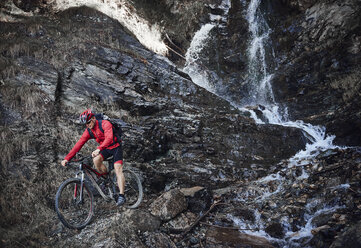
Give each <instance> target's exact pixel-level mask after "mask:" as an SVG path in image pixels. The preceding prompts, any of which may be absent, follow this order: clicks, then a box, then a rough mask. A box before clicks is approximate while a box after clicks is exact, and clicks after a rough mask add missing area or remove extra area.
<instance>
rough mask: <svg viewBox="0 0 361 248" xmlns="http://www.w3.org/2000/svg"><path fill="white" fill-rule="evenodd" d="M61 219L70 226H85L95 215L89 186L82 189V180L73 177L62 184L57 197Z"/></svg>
mask: <svg viewBox="0 0 361 248" xmlns="http://www.w3.org/2000/svg"><path fill="white" fill-rule="evenodd" d="M56 210H57V213H58V216H59V218H60V220H61V221H62V222H63V223H64V224H65V225H66V226H68V227H70V228H78V229H79V228H83V227H84V226H85V225H86V224H87V223H89V222H90V220H91V218H92V215H93V199H92V195H91V193H90V191H89V190H88V189H87V187H85V185H84V187H83V190H81V186H80V180H78V179H72V180H68V181H67V182H65V183H64V184H63V185H62V186H60V188H59V191H58V193H57V197H56Z"/></svg>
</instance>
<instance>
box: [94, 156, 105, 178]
mask: <svg viewBox="0 0 361 248" xmlns="http://www.w3.org/2000/svg"><path fill="white" fill-rule="evenodd" d="M93 163H94V165H95V168H96V169H97V171H99V172H100V173H101V174H103V173H106V172H107V167H105V165H104V164H103V157H102V156H100V155H98V156H96V157H95V158H93Z"/></svg>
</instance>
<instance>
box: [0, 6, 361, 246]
mask: <svg viewBox="0 0 361 248" xmlns="http://www.w3.org/2000/svg"><path fill="white" fill-rule="evenodd" d="M135 2H136V3H135V4H136V6H138V7H141V8H144V9H143V10H141V8H140V9H139V11H140V12H141V11H144V13H146V12H147V11H146V10H147V9H149V8H152V11H151V12H149V13H148V14H149V15H150V17H151V16H156V15H157V14H156V13H157V12H156V11H157V10H155V8H153V7H154V6H147V4H146V3H144V1H135ZM281 2H282V4H281ZM231 3H232V7H231V9H230V10H229V18H228V19H227V21H226V22H225V21H222V20H221V24H224V25H225V26H222V25H220V26H219V28H218V29H215V30H214V31H213V32H215V33H216V34H217V35H218V37H219V40H218V41H217V42H215V43H214V44H213V45H214V46H215V47H217V49H218V50H217V51H219V54H214V56H211V57H212V58H214V59H215V60H216V59H217V60H216V61H209V62H207V66H208V67H209V68H211V69H213V70H214V71H216V72H217V73H218V74H219V75H222V74H223V79H224V82H228V83H227V84H228V88H227V90H229V92H231V93H232V92H233V97H234V99H235V98H237V97H239V94H241V95H242V94H243V93H242V92H244V91H241V92H240V91H239V90H240V89H241V90H242V89H244V90H246V89H247V87H246V86H244V85H242V84H241V87H240V86H239V82H240V81H241V82H242V81H243V80H245V77H246V76H247V75H244V74H245V73H244V72H245V70H246V67H245V64H246V60H245V57H246V56H245V53H246V52H245V49H246V48H245V47H246V45H247V44H246V43H247V42H246V40H247V38H246V37H247V35H248V33H247V32H248V31H247V27H246V26H245V25H246V24H245V23H246V22H245V15H244V14H245V13H244V10H245V8H246V2H245V1H231ZM14 4H16V6H17V7H18V8H20V9H22V10H23V11H26V12H28V13H32V11H34V10H35V9H37V11H38V12H37V11H35V15H34V16H29V17H21V20H20V21H19V20H18V22H14V23H12V22H5V21H3V22H0V44H1V45H0V69H1V71H0V73H1V78H0V114H1V121H0V123H1V131H0V132H1V135H0V139H1V144H2V147H1V150H2V155H3V156H2V159H1V160H0V162H1V164H0V165H1V166H0V168H1V171H0V173H1V174H0V176H1V183H0V186H1V187H0V194H1V198H0V206H1V208H0V212H1V216H2V218H1V220H0V231H1V233H2V237H1V239H0V246H2V247H24V246H27V247H39V246H43V247H69V246H76V247H204V246H206V247H232V246H233V247H242V246H240V245H244V246H246V247H272V246H273V247H283V246H285V245H288V246H292V247H297V246H298V247H304V246H307V245H310V246H312V247H341V246H343V247H345V246H347V247H358V245H359V237H358V236H359V233H358V232H357V230H359V225H360V224H359V221H360V219H361V201H360V199H361V197H360V195H361V184H360V182H361V154H360V150H358V149H357V148H349V149H344V150H341V149H334V150H328V151H324V152H323V153H321V154H319V155H318V156H316V157H315V158H313V159H311V160H306V159H305V161H303V162H302V163H300V164H294V165H292V164H290V163H289V161H287V160H286V159H288V158H290V157H291V156H293V155H294V154H295V153H296V152H297V151H299V150H301V149H304V147H305V144H306V143H307V139H306V138H305V137H304V134H303V133H302V131H300V130H298V129H295V128H287V127H281V126H276V125H256V124H255V123H254V121H253V120H251V119H250V118H249V117H248V116H245V115H244V113H241V112H239V111H238V110H236V109H235V108H233V107H232V106H230V104H229V103H228V102H227V101H225V100H222V99H221V98H219V97H217V96H215V95H213V94H211V93H209V92H207V91H206V90H204V89H203V88H200V87H198V86H196V85H195V84H194V83H193V82H191V80H190V78H189V76H188V75H186V74H185V73H183V72H181V71H180V70H179V69H177V68H176V67H174V66H173V65H170V64H169V63H168V62H167V61H166V60H165V59H164V58H162V57H161V56H158V55H156V54H154V53H153V52H151V51H149V50H147V49H145V48H144V47H143V46H142V45H140V43H139V42H138V41H137V40H136V39H135V38H134V37H133V36H132V35H131V34H130V33H129V32H128V31H127V30H125V29H124V28H123V27H122V26H121V25H120V24H119V23H117V22H116V21H114V20H112V19H111V18H109V17H107V16H105V15H104V14H102V13H100V12H97V11H94V10H92V9H89V8H85V7H82V8H73V9H69V10H67V11H64V12H61V13H57V14H52V15H50V14H49V16H46V15H42V14H43V13H44V12H46V10H47V8H49V6H48V5H46V3H44V1H42V2H40V1H34V2H33V3H32V4H30V3H28V1H14ZM207 4H211V5H204V4H202V6H201V5H200V4H199V3H198V2H197V3H195V2H192V1H191V2H187V1H186V2H182V3H180V2H179V1H160V2H158V3H157V5H159V6H162V8H163V9H166V10H167V11H166V12H164V13H163V15H164V16H166V15H169V16H168V17H164V16H157V18H159V19H165V20H166V21H168V22H169V23H167V25H166V27H167V29H169V31H168V33H169V35H170V37H171V39H173V40H174V41H176V43H177V45H179V47H181V48H182V49H185V48H186V47H187V45H188V44H189V42H190V39H191V37H192V35H191V34H192V33H194V32H195V31H196V30H197V29H198V28H199V26H200V23H205V22H207V21H208V20H207V18H208V16H207V14H208V12H212V13H215V14H219V13H221V14H222V13H223V12H222V11H223V10H222V9H220V8H218V7H216V6H217V4H220V1H209V3H208V2H207ZM212 4H214V5H212ZM0 7H1V8H3V7H4V4H3V3H1V4H0ZM263 8H264V9H265V11H266V10H269V9H268V8H270V9H272V10H273V12H272V13H273V16H272V15H270V16H269V19H270V25H271V26H272V27H273V28H274V30H275V31H274V34H273V36H274V37H273V39H274V44H275V52H276V53H277V54H280V55H278V56H277V57H278V58H282V59H279V61H277V65H273V66H274V67H275V68H276V67H277V72H276V74H275V78H274V83H275V86H274V89H275V92H276V93H277V98H278V99H279V101H281V102H282V103H286V102H287V106H289V108H290V110H291V111H290V113H291V114H292V115H293V116H294V117H295V118H301V119H304V120H309V121H311V122H313V123H317V124H324V125H326V126H327V129H328V130H329V132H331V133H335V134H337V139H338V142H339V143H340V144H348V145H353V144H356V145H359V140H360V139H359V138H360V137H359V133H360V132H359V126H360V125H359V118H358V117H359V110H360V108H359V101H358V96H359V93H360V92H359V85H360V84H359V81H358V78H359V73H358V69H357V68H358V67H357V64H358V63H359V56H360V52H359V45H358V36H359V32H360V28H359V25H357V22H358V21H359V16H360V15H358V13H359V11H360V9H359V5H357V1H351V0H350V1H346V2H342V3H341V2H340V1H327V2H326V3H323V2H319V1H280V3H278V5H277V4H275V3H274V4H273V5H272V4H269V5H266V4H265V6H263ZM289 8H290V9H292V11H288V10H289ZM168 9H169V10H168ZM183 10H187V11H183ZM196 10H197V11H196ZM36 13H40V14H41V15H38V14H36ZM189 13H193V14H194V16H192V17H189V20H188V21H189V22H187V23H186V25H184V26H181V25H176V27H177V28H175V29H171V27H172V25H173V24H174V23H172V22H171V20H173V19H174V17H179V18H178V19H177V20H183V19H186V18H188V17H187V14H189ZM195 13H197V14H195ZM330 13H333V15H331V14H330ZM281 14H282V15H281ZM144 16H146V14H144ZM13 18H15V17H13ZM167 18H168V19H167ZM182 18H183V19H182ZM198 18H204V19H202V20H201V22H199V20H198ZM15 19H16V18H15ZM2 20H3V19H2ZM223 22H224V23H223ZM277 27H278V28H277ZM186 33H188V34H189V35H188V36H187V35H184V34H186ZM330 48H332V49H330ZM214 51H216V50H215V49H214V50H212V49H210V50H209V53H210V54H212V53H213V52H214ZM172 56H174V55H170V58H172ZM172 59H174V60H175V61H176V62H179V61H177V59H175V58H174V57H173V58H172ZM305 61H307V62H308V63H305ZM317 63H318V64H317ZM218 65H219V66H218ZM295 71H297V73H295ZM316 72H317V73H316ZM309 77H312V78H309ZM244 94H245V93H244ZM288 104H289V105H288ZM88 107H92V108H94V109H95V110H96V111H98V112H105V113H106V114H108V115H109V116H111V117H113V118H120V119H121V120H122V123H123V124H124V127H123V130H124V137H123V145H124V157H125V166H127V165H131V166H132V167H133V168H135V170H136V171H137V172H138V174H139V175H140V176H141V178H142V182H143V187H144V190H145V199H144V201H143V203H142V204H141V206H140V207H139V209H137V210H125V209H121V208H120V209H119V208H116V207H115V206H114V205H113V204H111V203H103V202H102V201H101V199H99V198H97V201H96V218H95V220H94V221H93V222H92V223H91V224H90V225H89V226H87V227H86V228H84V229H83V230H81V231H73V230H69V229H67V228H65V227H64V226H63V225H62V224H61V223H60V221H59V220H58V218H57V217H56V213H55V211H54V196H55V193H56V190H57V187H58V186H59V185H60V183H61V182H62V181H63V180H64V179H65V178H68V177H70V176H73V171H72V170H71V169H64V168H61V167H60V165H59V162H60V160H61V159H62V158H63V157H64V155H65V154H66V153H67V151H68V150H69V149H70V148H71V147H72V145H73V144H74V143H75V142H76V140H77V139H78V138H79V137H80V134H81V132H82V131H83V127H80V126H78V125H77V124H76V118H77V116H78V114H79V113H80V112H81V111H83V110H84V109H85V108H88ZM94 148H95V144H90V145H89V146H86V147H84V148H83V153H89V152H91V151H92V150H93V149H94ZM167 195H168V196H169V197H168V198H167V199H166V200H167V201H162V198H165V196H167ZM167 202H168V203H169V202H173V203H175V204H176V206H177V207H179V208H178V209H177V208H174V207H172V206H173V205H172V204H168V205H167ZM215 202H221V203H222V204H221V205H217V206H215V207H214V208H212V206H214V205H213V204H214V203H215ZM156 206H157V207H156ZM155 208H156V210H155ZM34 209H36V211H34ZM152 210H154V211H152ZM166 210H169V211H166ZM175 210H177V211H175ZM209 210H211V211H209ZM172 211H174V212H172ZM171 212H172V213H171ZM163 213H165V214H163ZM263 230H265V232H266V234H260V232H259V231H263ZM260 235H262V236H263V237H261V236H260ZM265 237H267V238H265ZM357 242H358V243H357Z"/></svg>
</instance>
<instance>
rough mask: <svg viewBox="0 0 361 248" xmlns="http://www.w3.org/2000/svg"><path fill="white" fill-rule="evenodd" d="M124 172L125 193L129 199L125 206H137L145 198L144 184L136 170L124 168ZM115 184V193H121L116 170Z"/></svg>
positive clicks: (113, 175)
mask: <svg viewBox="0 0 361 248" xmlns="http://www.w3.org/2000/svg"><path fill="white" fill-rule="evenodd" d="M123 174H124V177H125V192H124V195H125V197H126V199H127V201H126V203H125V204H124V207H125V208H131V209H133V208H137V207H138V206H139V205H140V203H141V202H142V199H143V186H142V183H141V181H140V179H139V177H138V176H137V174H136V173H135V172H133V171H132V170H129V169H123ZM112 178H113V185H114V187H115V188H114V189H113V191H114V194H115V195H118V194H119V188H118V184H117V178H116V174H115V171H112Z"/></svg>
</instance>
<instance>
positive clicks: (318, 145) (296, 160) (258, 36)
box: [183, 0, 343, 247]
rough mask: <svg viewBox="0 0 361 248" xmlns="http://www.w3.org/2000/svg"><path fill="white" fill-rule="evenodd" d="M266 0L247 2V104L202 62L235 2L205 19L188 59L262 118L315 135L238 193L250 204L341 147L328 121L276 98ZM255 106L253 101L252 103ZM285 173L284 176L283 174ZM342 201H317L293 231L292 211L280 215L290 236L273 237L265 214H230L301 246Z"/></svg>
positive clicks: (200, 75)
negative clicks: (307, 116) (300, 115)
mask: <svg viewBox="0 0 361 248" xmlns="http://www.w3.org/2000/svg"><path fill="white" fill-rule="evenodd" d="M260 3H261V0H251V1H250V3H249V5H248V8H247V14H246V19H247V21H248V26H249V32H250V40H249V43H248V44H249V45H248V49H247V59H248V77H247V79H246V83H247V89H248V92H249V94H248V97H246V99H243V100H242V104H240V103H238V102H237V103H236V102H233V101H232V100H229V99H231V97H229V96H228V95H227V93H225V92H226V91H223V92H222V90H220V89H219V88H217V87H219V85H220V84H218V86H217V87H215V84H214V81H212V80H213V79H214V78H217V77H215V76H213V78H211V75H212V74H214V72H212V71H211V70H208V69H207V68H206V67H205V66H203V65H202V60H206V59H207V58H204V56H205V55H204V51H205V49H206V48H207V44H208V43H209V42H211V40H212V38H213V37H212V35H211V31H212V30H213V29H214V28H215V27H219V26H220V25H219V22H220V21H222V22H225V21H226V18H227V17H226V15H227V13H228V10H229V8H230V3H229V1H225V0H224V1H223V2H222V5H221V6H222V7H221V8H224V9H225V11H224V13H225V14H224V15H223V16H214V15H212V16H211V18H210V20H211V23H208V24H205V25H204V26H202V27H201V29H200V30H199V31H198V32H196V34H195V36H194V38H193V40H192V42H191V45H190V48H189V49H188V51H187V54H186V59H187V62H186V65H185V68H184V69H183V70H184V71H185V72H186V73H188V74H189V75H190V77H191V78H192V80H193V81H194V82H195V83H196V84H198V85H200V86H201V87H204V88H206V89H207V90H209V91H210V92H212V93H214V94H216V95H218V96H220V97H222V98H224V99H225V100H227V101H229V102H230V104H232V105H233V106H234V107H237V108H238V109H239V110H241V111H243V112H244V111H247V112H249V113H250V115H251V117H252V118H253V119H254V120H255V122H256V123H257V124H259V125H264V124H275V125H281V126H287V127H295V128H299V129H301V130H302V131H303V133H304V134H305V137H307V139H308V140H309V143H308V144H307V145H306V148H305V149H304V150H301V151H299V152H298V153H297V154H296V155H294V156H293V157H292V158H289V159H288V161H287V162H286V166H284V168H283V169H281V171H280V172H278V173H277V174H272V175H268V176H266V177H265V178H262V179H260V180H258V181H255V182H252V183H251V184H250V185H249V186H248V187H246V188H245V189H244V191H243V192H241V193H239V195H238V198H237V199H239V200H237V199H236V201H240V202H242V203H243V204H247V203H248V202H252V201H253V202H263V201H265V200H267V199H269V198H272V199H275V198H276V199H277V198H278V197H280V196H281V197H282V192H284V190H285V189H287V188H290V187H291V185H292V184H293V183H295V182H301V181H302V180H305V179H307V178H308V174H307V172H306V170H305V168H304V166H305V165H307V164H310V163H312V160H313V159H314V158H315V157H316V156H317V155H318V154H320V152H322V151H325V150H327V149H334V148H336V146H334V145H333V143H332V142H333V139H334V136H330V135H326V129H325V128H324V127H322V126H314V125H311V124H309V123H304V122H303V121H300V120H296V121H294V120H290V118H289V116H288V110H287V108H283V109H282V108H281V106H279V105H278V104H277V102H276V101H275V98H274V95H273V91H272V78H273V74H272V72H271V71H270V69H269V67H268V64H267V58H270V57H272V56H269V55H273V53H272V52H271V51H272V48H271V46H270V41H269V35H270V33H271V30H270V28H269V26H268V24H267V22H266V20H265V18H264V17H263V15H262V12H261V9H260ZM218 8H220V6H218ZM249 106H252V107H251V108H250V107H249ZM255 108H257V112H258V113H260V112H261V113H262V116H259V114H257V113H256V111H254V110H252V109H255ZM281 113H282V114H281ZM295 167H298V168H299V169H301V170H302V173H301V175H292V177H293V180H294V181H292V180H290V179H287V178H286V177H285V176H284V174H285V173H286V172H287V170H288V171H289V169H290V168H295ZM282 173H283V174H282ZM281 174H282V175H283V176H281ZM271 181H272V184H275V185H277V188H276V189H275V190H274V189H273V190H271V189H270V188H269V187H268V186H267V185H269V184H268V183H265V182H271ZM310 200H311V202H313V203H320V202H319V199H317V198H312V199H310ZM316 205H317V204H316ZM342 207H343V206H338V205H336V206H327V205H322V204H318V205H317V206H316V207H315V206H313V207H311V206H306V214H305V216H304V220H303V221H304V222H305V223H306V224H305V225H304V226H299V231H298V232H293V231H292V230H291V227H290V226H291V225H290V220H289V218H288V216H283V217H282V219H280V223H282V226H283V227H284V229H285V237H284V239H275V238H272V237H270V236H269V235H268V234H267V233H266V232H265V231H264V227H265V226H266V223H265V221H264V220H261V219H260V218H258V219H259V221H256V223H255V224H250V223H245V222H244V221H243V220H241V219H238V218H236V217H234V216H232V215H229V216H228V218H229V219H230V220H232V221H233V222H234V224H235V225H236V226H238V227H240V228H241V229H256V230H259V231H245V232H246V233H249V234H253V235H259V236H264V237H266V238H267V239H269V240H272V241H274V242H276V243H278V244H279V245H280V246H281V247H299V246H300V245H301V243H302V240H306V242H307V240H309V239H310V238H311V237H312V234H311V230H312V228H313V226H312V220H313V219H314V218H315V217H317V216H319V215H320V214H322V213H332V212H334V211H336V210H337V209H339V208H342ZM259 212H260V210H258V209H255V210H254V214H255V216H256V217H257V216H259V215H260V214H259Z"/></svg>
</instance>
